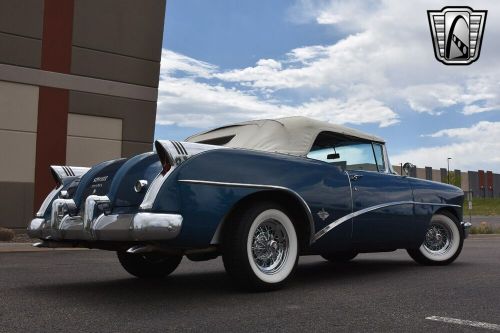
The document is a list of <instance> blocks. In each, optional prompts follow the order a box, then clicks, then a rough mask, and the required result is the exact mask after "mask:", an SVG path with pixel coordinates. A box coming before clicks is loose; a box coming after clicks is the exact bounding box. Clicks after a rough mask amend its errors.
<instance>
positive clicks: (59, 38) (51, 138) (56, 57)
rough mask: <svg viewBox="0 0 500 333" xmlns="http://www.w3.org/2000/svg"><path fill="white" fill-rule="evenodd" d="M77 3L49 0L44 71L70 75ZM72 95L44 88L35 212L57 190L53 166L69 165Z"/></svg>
mask: <svg viewBox="0 0 500 333" xmlns="http://www.w3.org/2000/svg"><path fill="white" fill-rule="evenodd" d="M73 9H74V0H45V2H44V14H43V36H42V66H41V69H43V70H47V71H54V72H60V73H69V72H70V69H71V46H72V36H73ZM68 109H69V91H68V90H65V89H57V88H49V87H40V90H39V97H38V122H37V138H36V161H35V200H34V210H35V211H36V210H37V209H38V207H40V205H41V204H42V202H43V199H44V198H45V196H46V195H47V193H48V192H49V191H50V189H51V188H52V187H54V181H53V179H52V177H51V174H50V172H49V166H50V165H52V164H56V165H57V164H63V165H64V164H66V135H67V127H68Z"/></svg>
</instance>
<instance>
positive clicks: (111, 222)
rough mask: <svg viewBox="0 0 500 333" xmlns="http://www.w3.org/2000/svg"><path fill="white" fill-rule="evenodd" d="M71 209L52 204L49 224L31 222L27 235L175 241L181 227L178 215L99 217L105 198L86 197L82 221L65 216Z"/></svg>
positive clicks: (69, 202) (61, 203)
mask: <svg viewBox="0 0 500 333" xmlns="http://www.w3.org/2000/svg"><path fill="white" fill-rule="evenodd" d="M71 205H74V202H73V200H71V199H56V200H54V203H53V205H52V215H51V219H50V221H46V220H44V219H43V218H40V217H37V218H35V219H33V220H32V221H31V223H30V225H29V227H28V235H29V236H30V237H32V238H41V239H53V240H83V241H162V240H169V239H173V238H175V237H177V236H178V235H179V233H180V230H181V227H182V215H179V214H157V213H147V212H140V213H136V214H109V215H106V214H105V213H102V211H103V210H104V211H106V207H109V199H108V198H107V197H105V196H95V195H91V196H89V197H88V198H87V199H86V200H85V209H84V214H83V218H82V217H81V216H70V215H69V214H68V212H69V210H70V209H71ZM106 205H108V206H106ZM103 207H104V209H102V208H103ZM94 216H97V217H96V218H95V217H94Z"/></svg>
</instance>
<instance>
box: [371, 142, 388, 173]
mask: <svg viewBox="0 0 500 333" xmlns="http://www.w3.org/2000/svg"><path fill="white" fill-rule="evenodd" d="M373 152H374V153H375V160H376V161H377V165H378V171H380V172H385V171H387V170H386V169H385V158H384V147H383V146H382V145H381V144H379V143H374V144H373Z"/></svg>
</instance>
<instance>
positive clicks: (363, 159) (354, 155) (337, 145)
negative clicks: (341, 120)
mask: <svg viewBox="0 0 500 333" xmlns="http://www.w3.org/2000/svg"><path fill="white" fill-rule="evenodd" d="M382 156H383V154H382ZM307 157H308V158H312V159H316V160H320V161H324V162H327V163H330V164H333V165H336V166H338V167H339V168H340V169H342V170H366V171H378V170H379V168H378V166H377V160H376V159H375V155H374V147H372V144H371V143H369V142H359V141H355V140H353V139H351V138H347V137H343V136H340V135H338V134H335V133H329V132H323V133H320V134H319V135H318V137H317V138H316V141H315V142H314V145H313V147H312V148H311V151H310V152H309V154H307ZM380 163H382V164H383V163H384V162H383V160H381V162H380Z"/></svg>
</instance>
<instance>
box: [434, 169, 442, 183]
mask: <svg viewBox="0 0 500 333" xmlns="http://www.w3.org/2000/svg"><path fill="white" fill-rule="evenodd" d="M432 180H433V181H435V182H441V170H439V169H432Z"/></svg>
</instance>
